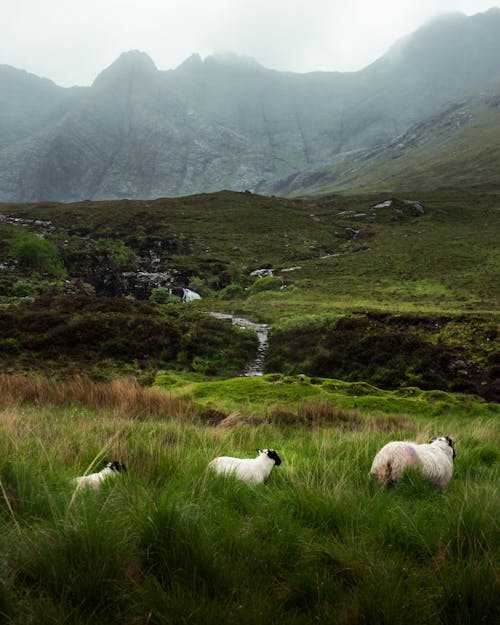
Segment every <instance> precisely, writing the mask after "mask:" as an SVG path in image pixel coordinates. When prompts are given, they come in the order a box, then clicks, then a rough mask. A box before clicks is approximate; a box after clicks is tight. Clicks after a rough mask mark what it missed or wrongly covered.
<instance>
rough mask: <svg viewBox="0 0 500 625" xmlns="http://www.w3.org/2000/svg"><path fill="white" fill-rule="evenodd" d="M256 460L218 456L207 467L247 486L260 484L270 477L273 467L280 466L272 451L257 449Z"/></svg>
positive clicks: (278, 459) (278, 458)
mask: <svg viewBox="0 0 500 625" xmlns="http://www.w3.org/2000/svg"><path fill="white" fill-rule="evenodd" d="M258 452H259V455H258V456H257V458H232V457H231V456H219V457H218V458H214V459H213V460H212V461H211V462H210V463H209V465H208V466H209V467H210V468H211V469H214V471H215V472H216V473H218V474H219V475H234V476H235V477H237V478H238V479H240V480H242V481H243V482H246V483H247V484H262V483H263V482H264V481H265V480H266V479H267V478H268V477H269V475H270V473H271V471H272V468H273V467H274V465H276V466H278V465H280V464H281V458H280V457H279V456H278V454H277V453H276V452H275V451H274V449H259V450H258Z"/></svg>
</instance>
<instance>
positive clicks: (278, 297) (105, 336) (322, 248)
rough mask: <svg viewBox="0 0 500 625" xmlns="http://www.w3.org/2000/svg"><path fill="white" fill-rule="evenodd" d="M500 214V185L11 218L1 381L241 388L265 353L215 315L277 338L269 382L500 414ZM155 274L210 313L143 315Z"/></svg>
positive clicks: (127, 206)
mask: <svg viewBox="0 0 500 625" xmlns="http://www.w3.org/2000/svg"><path fill="white" fill-rule="evenodd" d="M417 201H418V203H414V202H417ZM499 205H500V189H499V188H498V187H494V186H483V187H477V188H472V187H471V188H468V189H447V190H441V191H436V192H423V191H422V192H420V193H418V194H413V193H412V194H411V195H408V196H407V195H406V194H398V195H397V196H396V195H394V194H381V193H377V194H371V195H349V196H347V195H345V196H344V195H329V196H322V197H319V198H311V199H307V200H301V199H296V200H289V199H283V198H275V197H263V196H257V195H253V194H250V193H233V192H222V193H218V194H211V195H201V196H190V197H185V198H176V199H166V198H164V199H158V200H154V201H138V200H134V201H128V200H120V201H113V202H81V203H77V204H53V203H43V204H30V205H26V204H24V205H19V204H16V205H8V204H4V205H2V206H1V207H0V213H1V214H2V215H3V217H2V221H1V222H0V263H2V268H1V273H0V289H1V295H2V302H3V303H2V308H1V310H0V313H1V314H0V323H1V324H2V343H1V348H2V353H3V359H2V367H3V370H4V371H9V372H14V371H41V372H43V373H51V374H52V373H54V372H56V373H58V375H61V374H66V375H67V374H73V373H75V372H79V371H88V372H90V373H91V374H92V375H94V376H100V375H106V376H109V375H117V374H119V373H120V372H128V373H134V374H135V375H138V376H139V377H140V378H141V379H146V380H151V379H152V377H154V375H155V373H156V371H157V370H158V369H171V368H174V369H176V370H179V369H183V370H186V371H189V372H191V373H195V374H208V375H212V376H213V375H228V374H234V373H237V372H238V371H239V370H241V368H242V366H243V363H244V362H245V360H247V359H248V358H249V357H250V355H251V353H252V351H253V350H254V349H255V342H254V341H253V340H250V338H249V337H248V336H245V337H242V336H241V331H240V330H237V329H236V328H231V327H226V326H225V325H224V322H222V321H217V320H210V321H209V320H207V318H206V315H205V311H207V310H212V311H221V312H226V313H233V314H238V315H243V316H245V317H247V318H249V319H253V320H255V321H260V322H265V323H268V324H270V326H271V328H270V335H269V339H270V345H269V352H268V359H267V364H266V367H267V371H269V372H273V371H277V372H282V373H294V374H296V373H301V372H302V373H306V374H309V375H315V376H322V377H333V378H341V379H347V380H363V381H365V382H370V383H372V384H376V385H380V386H382V387H385V388H397V387H399V386H401V385H403V386H408V385H410V386H420V387H422V388H425V389H432V388H441V389H443V390H452V391H453V390H455V391H466V392H475V393H478V394H480V395H483V396H484V397H486V398H488V399H495V398H496V397H497V393H498V392H500V391H499V389H498V354H497V350H496V340H495V339H496V337H497V329H498V328H497V326H498V312H497V304H498V298H499V293H498V285H499V284H500V281H499V279H498V277H499V264H498V240H499V234H500V232H499V220H498V210H499ZM40 234H42V235H43V238H42V239H40V237H39V236H37V235H40ZM34 252H36V254H35V253H34ZM42 252H43V254H42ZM259 269H265V270H266V271H268V272H272V273H273V276H267V277H258V276H255V275H251V274H252V273H253V272H254V271H255V270H259ZM144 275H145V276H146V278H147V281H150V280H153V279H156V277H158V276H160V277H161V276H163V277H165V276H166V277H167V279H168V280H171V285H172V286H174V287H189V288H191V289H193V290H195V291H198V292H199V293H200V294H201V295H202V297H203V299H201V300H198V301H197V302H191V303H190V304H187V305H179V304H162V303H157V302H160V301H161V300H159V299H156V300H155V301H153V302H149V301H145V302H141V301H140V300H141V299H143V300H144V299H145V300H148V299H150V298H153V297H156V296H157V294H155V290H156V289H155V288H153V286H152V285H151V284H149V282H148V288H149V289H150V290H149V291H148V290H145V291H143V290H138V288H137V286H138V283H137V282H134V280H136V279H139V278H140V277H141V276H143V277H144ZM160 292H161V289H160V291H159V292H158V293H160ZM26 296H28V297H26ZM103 296H106V297H103ZM33 298H34V299H33ZM134 302H135V303H134ZM162 320H164V323H163V322H162ZM151 334H153V335H154V338H151Z"/></svg>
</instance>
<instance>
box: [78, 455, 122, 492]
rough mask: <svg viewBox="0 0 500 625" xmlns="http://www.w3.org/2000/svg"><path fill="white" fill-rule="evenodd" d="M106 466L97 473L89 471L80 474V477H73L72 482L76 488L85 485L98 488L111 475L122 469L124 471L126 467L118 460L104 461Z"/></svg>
mask: <svg viewBox="0 0 500 625" xmlns="http://www.w3.org/2000/svg"><path fill="white" fill-rule="evenodd" d="M105 463H106V466H105V467H104V469H102V470H101V471H98V472H97V473H90V474H89V475H82V476H81V477H75V478H74V480H73V481H74V483H75V484H76V486H77V488H82V487H87V486H89V487H90V488H99V486H101V484H102V483H103V482H104V481H105V480H107V479H109V478H110V477H112V476H116V475H118V473H121V472H122V471H126V470H127V469H126V467H125V465H124V464H123V463H121V462H119V461H118V460H113V462H106V461H105Z"/></svg>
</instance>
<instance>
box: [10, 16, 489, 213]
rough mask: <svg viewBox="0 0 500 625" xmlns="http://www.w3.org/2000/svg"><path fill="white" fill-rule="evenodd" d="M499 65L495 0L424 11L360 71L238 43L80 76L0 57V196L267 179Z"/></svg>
mask: <svg viewBox="0 0 500 625" xmlns="http://www.w3.org/2000/svg"><path fill="white" fill-rule="evenodd" d="M498 78H500V10H498V9H491V10H490V11H487V12H486V13H482V14H478V15H475V16H472V17H466V16H464V15H462V14H453V15H448V16H444V17H441V18H439V19H436V20H434V21H432V22H430V23H428V24H426V25H425V26H423V27H422V28H420V29H419V30H417V31H416V32H415V33H414V34H413V35H411V36H409V37H407V38H405V39H404V40H401V41H399V42H398V43H397V44H396V45H395V46H393V47H392V48H391V49H390V50H389V51H388V53H387V54H386V55H384V56H383V57H382V58H380V59H379V60H377V61H376V62H375V63H373V64H372V65H370V66H368V67H367V68H365V69H364V70H362V71H360V72H351V73H339V72H312V73H308V74H295V73H291V72H279V71H274V70H270V69H267V68H264V67H262V66H260V65H259V64H258V63H257V62H256V61H254V60H253V59H248V58H242V57H238V56H236V55H213V56H209V57H208V58H206V59H205V60H202V59H201V58H200V57H199V56H198V55H193V56H191V57H190V58H188V59H187V60H186V61H184V63H182V64H181V65H180V66H179V67H178V68H177V69H175V70H169V71H159V70H158V69H157V68H156V67H155V65H154V63H153V61H152V60H151V59H150V58H149V57H148V56H147V55H146V54H144V53H143V52H138V51H131V52H127V53H124V54H122V55H121V56H120V57H119V58H118V59H117V60H116V61H115V62H114V63H113V64H112V65H111V66H110V67H108V68H107V69H105V70H104V71H103V72H101V74H99V76H97V78H96V79H95V81H94V83H93V84H92V86H90V87H86V88H73V89H63V88H61V87H58V86H56V85H54V84H53V83H51V82H50V81H46V80H42V79H40V78H37V77H35V76H32V75H29V74H26V72H22V71H20V70H15V69H14V68H9V67H6V66H2V67H0V94H2V95H1V96H0V140H1V143H0V201H21V202H26V201H38V200H48V199H51V200H60V201H73V200H79V199H83V198H89V199H109V198H124V197H129V198H148V197H159V196H178V195H186V194H192V193H199V192H204V191H213V190H218V189H222V188H227V189H234V190H245V189H248V190H261V191H262V190H269V189H271V188H273V187H272V185H273V184H274V185H276V183H277V188H280V185H281V184H282V183H281V181H283V180H286V179H290V177H294V176H297V174H300V175H301V174H302V172H316V171H317V170H321V169H324V168H325V167H326V166H329V167H332V166H336V164H338V163H340V162H345V161H346V159H350V158H352V155H353V154H356V153H357V152H358V151H364V150H366V149H373V148H375V147H376V146H380V145H383V144H386V143H388V142H390V141H392V140H393V139H394V138H395V137H397V136H401V135H404V133H405V132H407V131H408V129H409V128H411V127H412V126H414V125H415V124H418V123H420V122H422V121H423V120H424V119H426V118H427V117H429V116H430V115H432V114H435V113H436V111H437V110H438V109H439V108H440V107H442V106H443V105H445V104H447V103H449V102H450V101H453V100H456V99H457V98H463V97H464V96H466V95H468V94H469V93H470V92H472V91H475V90H477V89H481V88H482V87H484V85H486V84H487V83H490V82H491V81H492V80H494V79H498Z"/></svg>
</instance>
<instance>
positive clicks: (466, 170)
mask: <svg viewBox="0 0 500 625" xmlns="http://www.w3.org/2000/svg"><path fill="white" fill-rule="evenodd" d="M499 163H500V81H495V82H493V83H491V84H489V85H487V86H485V87H483V89H481V90H480V91H479V92H477V93H476V94H473V95H470V96H466V97H463V98H460V99H459V100H456V101H453V102H450V103H448V104H446V105H445V106H443V107H442V108H441V109H439V110H438V111H437V112H436V113H434V114H433V115H431V116H429V117H427V118H425V119H424V120H423V121H420V122H418V123H416V124H414V125H413V126H411V127H410V128H409V129H408V130H407V131H406V132H405V133H403V134H401V135H398V136H397V137H395V138H393V139H391V140H390V141H388V142H387V143H384V144H381V145H378V146H376V147H374V148H366V149H362V150H356V151H355V152H353V153H351V154H350V155H346V157H345V159H343V160H342V161H340V162H337V163H333V164H329V165H326V166H323V167H321V168H318V169H314V170H309V171H302V172H297V173H294V174H291V175H290V176H287V177H285V178H283V179H281V180H277V181H273V182H271V183H262V184H261V185H260V188H259V191H260V192H262V193H267V194H276V195H286V196H293V195H314V194H318V193H328V192H331V191H340V190H343V189H353V188H356V189H357V190H359V191H371V190H377V189H378V190H380V189H387V190H393V191H396V192H398V191H404V190H408V191H410V190H412V189H419V188H422V187H424V188H438V187H446V186H460V185H469V186H470V185H474V184H478V183H489V184H494V185H498V184H500V169H499V166H498V165H499Z"/></svg>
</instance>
